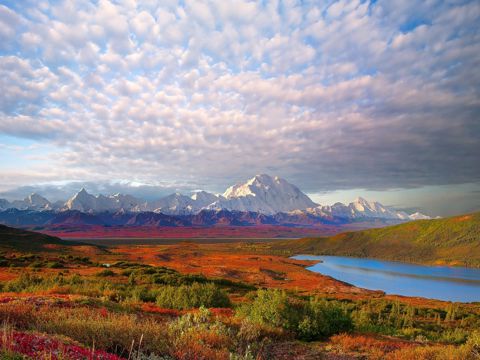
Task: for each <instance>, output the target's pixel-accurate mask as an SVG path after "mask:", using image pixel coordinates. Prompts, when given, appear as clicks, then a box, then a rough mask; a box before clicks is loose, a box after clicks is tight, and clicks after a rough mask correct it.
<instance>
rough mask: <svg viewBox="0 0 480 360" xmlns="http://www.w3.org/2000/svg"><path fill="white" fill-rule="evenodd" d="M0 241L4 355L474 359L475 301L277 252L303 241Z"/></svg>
mask: <svg viewBox="0 0 480 360" xmlns="http://www.w3.org/2000/svg"><path fill="white" fill-rule="evenodd" d="M0 235H1V236H0V240H1V246H0V249H2V251H3V253H2V258H1V261H0V279H1V280H2V282H1V287H0V291H1V292H0V320H2V321H4V325H3V331H4V333H6V334H8V335H7V338H9V337H11V338H12V339H17V340H11V341H12V342H11V343H12V344H13V343H14V344H18V345H15V346H13V347H7V348H5V345H3V349H4V350H3V351H4V354H5V356H7V355H8V354H10V355H8V356H14V354H17V355H20V354H24V355H28V354H32V353H35V351H37V352H36V354H44V355H42V356H52V355H51V354H53V353H58V354H60V353H62V354H64V355H61V356H66V357H68V358H69V359H70V358H71V359H77V358H78V359H81V358H82V357H81V356H82V355H81V354H84V353H87V352H89V351H90V352H91V353H92V354H95V355H94V358H95V359H109V360H110V359H113V360H119V359H128V358H130V359H132V358H133V359H143V358H147V359H150V358H152V359H153V358H154V357H153V354H156V356H159V355H160V356H163V357H164V358H167V359H170V358H171V359H185V360H187V359H192V356H193V358H195V359H225V360H226V359H231V358H232V356H238V359H249V357H248V356H250V357H253V358H255V357H260V358H266V359H269V358H280V359H281V358H285V359H316V358H324V359H332V360H335V359H339V358H340V359H345V360H354V359H358V357H359V356H367V357H368V358H377V357H376V356H380V358H386V359H411V358H412V356H422V355H421V354H423V353H425V352H427V353H429V354H437V355H438V356H440V354H444V353H445V352H447V353H448V354H450V355H449V356H452V358H458V359H474V357H472V356H474V355H473V354H474V352H475V351H476V350H475V349H476V346H478V345H477V344H478V338H477V337H476V336H478V335H477V334H478V333H477V332H475V329H478V328H479V327H480V305H479V303H470V304H467V303H451V302H444V301H439V300H433V299H426V298H419V297H404V296H397V295H385V294H384V293H383V292H381V291H372V290H366V289H362V288H359V287H355V286H352V285H350V284H347V283H344V282H342V281H338V280H336V279H334V278H332V277H329V276H325V275H322V274H318V273H315V272H312V271H309V270H308V269H307V268H308V267H309V266H312V265H314V264H315V263H316V262H315V261H305V260H296V259H291V258H288V257H286V256H285V255H286V252H285V253H283V254H280V253H279V249H284V250H285V247H284V246H286V245H285V244H289V243H295V242H299V243H302V242H303V241H304V240H290V241H287V242H282V241H280V242H279V240H275V239H270V240H268V241H267V240H266V239H263V240H261V241H260V239H254V240H252V241H248V242H245V240H241V241H240V240H238V239H237V240H235V239H231V240H232V241H229V242H225V241H222V239H220V241H215V239H211V240H212V241H211V242H210V243H209V242H208V239H205V240H207V241H205V242H202V241H201V239H199V240H198V242H193V241H181V240H179V239H171V240H172V241H170V242H169V243H167V244H156V243H148V240H149V239H144V241H142V239H137V241H138V242H137V243H135V242H133V240H135V239H130V241H131V242H129V243H122V241H121V239H118V240H115V239H103V240H101V241H102V243H101V246H99V244H95V240H92V243H90V244H87V243H83V242H82V240H80V239H79V240H75V241H72V240H61V239H59V238H55V237H50V236H48V235H43V234H38V233H35V232H25V231H24V230H16V229H12V228H8V227H1V228H0ZM127 240H128V239H127ZM97 241H98V240H97ZM257 241H258V242H257ZM276 245H278V246H279V247H278V248H277V247H275V246H276ZM284 250H283V251H284ZM307 314H308V315H307ZM139 319H141V321H139ZM302 319H304V320H302ZM305 319H308V321H310V322H311V323H310V324H309V325H308V327H305V325H304V323H303V322H302V321H307V320H305ZM120 329H121V330H120ZM180 329H181V330H180ZM179 331H182V334H183V335H181V336H180V337H179V335H178V334H179ZM24 338H25V339H27V338H28V339H29V340H28V341H27V342H25V343H22V341H24V340H21V339H24ZM4 341H5V340H4ZM9 341H10V340H9ZM32 342H33V343H35V344H37V343H38V344H39V345H38V346H37V345H35V346H37V347H36V348H32V345H31V344H32ZM132 343H133V344H137V345H136V346H135V347H134V348H133V349H132ZM20 344H22V345H21V346H20ZM46 344H50V345H48V346H47V345H46ZM353 344H356V345H355V346H354V345H353ZM286 349H288V351H287V350H286ZM32 351H33V352H32ZM38 351H40V352H38ZM286 351H287V352H286ZM67 352H68V354H67ZM49 354H50V355H49ZM248 354H249V355H248ZM247 355H248V356H247ZM75 356H77V357H75ZM149 356H150V357H149ZM282 356H283V357H282ZM435 356H436V355H435ZM54 358H55V357H54Z"/></svg>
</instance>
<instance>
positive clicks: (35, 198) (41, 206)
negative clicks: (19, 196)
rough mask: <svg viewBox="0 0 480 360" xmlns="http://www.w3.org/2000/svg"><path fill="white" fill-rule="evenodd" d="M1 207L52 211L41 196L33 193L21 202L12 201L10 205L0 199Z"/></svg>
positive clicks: (47, 202) (50, 206) (48, 202)
mask: <svg viewBox="0 0 480 360" xmlns="http://www.w3.org/2000/svg"><path fill="white" fill-rule="evenodd" d="M2 200H3V201H2V204H0V206H2V207H5V206H6V207H9V208H16V209H20V210H52V209H53V206H52V204H51V203H50V201H48V200H47V199H45V198H44V197H43V196H40V195H38V194H37V193H33V194H30V195H28V196H27V197H26V198H25V199H23V200H14V201H12V202H11V203H8V201H6V200H5V199H2Z"/></svg>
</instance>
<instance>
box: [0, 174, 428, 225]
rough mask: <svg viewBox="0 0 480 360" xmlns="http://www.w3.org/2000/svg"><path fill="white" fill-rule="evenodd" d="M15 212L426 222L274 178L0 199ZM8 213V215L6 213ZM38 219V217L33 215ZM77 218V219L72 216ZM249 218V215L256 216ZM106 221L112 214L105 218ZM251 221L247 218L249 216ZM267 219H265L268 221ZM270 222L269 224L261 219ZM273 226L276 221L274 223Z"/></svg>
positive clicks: (420, 216) (1, 208)
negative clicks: (318, 199) (149, 195)
mask: <svg viewBox="0 0 480 360" xmlns="http://www.w3.org/2000/svg"><path fill="white" fill-rule="evenodd" d="M8 209H16V210H22V211H26V212H24V213H23V214H24V215H25V214H31V212H42V211H43V212H45V211H48V212H51V213H52V214H55V216H56V217H58V216H61V214H62V213H64V215H65V214H67V213H68V214H72V213H74V214H77V213H82V214H100V213H111V214H116V215H115V216H117V217H121V215H122V214H141V213H155V214H161V215H167V216H194V215H199V214H202V213H203V214H214V213H218V212H222V211H223V214H225V213H227V212H228V213H231V214H237V215H238V214H244V215H242V216H244V217H245V214H257V215H255V216H256V217H261V216H264V217H265V216H266V217H267V218H275V217H277V218H278V217H279V216H278V214H284V215H283V216H284V217H285V216H287V217H290V218H295V217H296V218H298V217H300V218H304V219H305V218H308V219H321V220H322V221H323V222H336V221H340V220H341V221H344V222H348V221H358V220H365V219H382V220H393V221H399V222H403V221H409V220H418V219H428V218H429V217H428V216H426V215H423V214H421V213H414V214H407V213H406V212H403V211H397V210H395V209H393V208H391V207H387V206H384V205H382V204H380V203H378V202H372V201H367V200H365V199H363V198H361V197H359V198H357V199H356V200H355V201H353V202H351V203H349V204H348V205H345V204H342V203H336V204H333V205H320V204H317V203H315V202H314V201H312V200H311V199H310V198H309V197H308V196H307V195H306V194H304V193H303V192H302V191H301V190H300V189H299V188H298V187H296V186H295V185H292V184H290V183H289V182H287V181H286V180H284V179H281V178H279V177H272V176H269V175H265V174H262V175H256V176H254V177H253V178H251V179H249V180H248V181H246V182H244V183H240V184H236V185H233V186H231V187H229V188H228V189H227V190H226V191H225V192H224V193H223V194H213V193H209V192H206V191H199V192H195V193H194V194H193V195H191V196H186V195H182V194H180V193H175V194H171V195H168V196H166V197H162V198H160V199H158V200H154V201H145V200H141V199H137V198H135V197H133V196H131V195H126V194H115V195H108V196H105V195H101V194H100V195H97V196H95V195H92V194H89V193H88V192H87V191H86V190H85V189H84V188H82V189H81V190H80V191H79V192H78V193H76V194H75V195H73V196H72V197H71V198H70V199H68V200H67V201H66V202H61V201H58V202H55V203H52V202H50V201H49V200H48V199H46V198H44V197H42V196H40V195H39V194H36V193H34V194H31V195H30V196H28V197H26V198H25V199H24V200H15V201H12V202H9V201H7V200H6V199H0V211H6V210H8ZM10 213H12V212H11V211H10ZM36 216H37V217H38V214H37V215H36ZM76 216H78V215H76ZM255 216H254V217H255ZM110 217H111V216H110ZM249 218H252V215H249ZM267 218H266V219H267ZM265 221H267V222H268V223H271V222H272V221H270V220H265ZM273 222H276V221H273Z"/></svg>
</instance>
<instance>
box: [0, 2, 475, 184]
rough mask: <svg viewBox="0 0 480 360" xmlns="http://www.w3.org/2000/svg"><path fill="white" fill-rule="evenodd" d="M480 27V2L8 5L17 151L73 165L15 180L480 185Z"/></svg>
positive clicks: (5, 55)
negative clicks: (34, 147)
mask: <svg viewBox="0 0 480 360" xmlns="http://www.w3.org/2000/svg"><path fill="white" fill-rule="evenodd" d="M479 20H480V4H478V2H475V1H467V2H462V3H458V4H457V3H451V4H450V3H442V2H405V1H376V2H360V1H337V2H333V3H332V2H325V3H318V2H308V1H307V2H296V1H287V2H283V3H281V4H280V3H278V2H275V1H271V2H266V3H264V4H260V3H256V2H251V1H242V0H236V1H235V4H230V3H228V4H227V3H226V2H223V1H192V2H189V1H187V2H177V1H169V2H164V1H161V2H158V3H156V2H154V1H153V2H146V3H143V2H138V3H130V2H121V3H114V2H110V1H107V0H103V1H99V2H82V3H75V2H73V3H72V2H63V1H59V2H52V3H45V5H44V6H43V5H37V4H35V3H32V4H30V5H29V6H20V5H15V4H12V5H9V6H8V7H7V6H4V5H2V6H0V34H1V36H2V39H5V42H3V44H4V46H3V47H2V49H1V52H0V79H1V80H0V91H1V92H2V96H1V97H0V134H3V135H8V136H15V137H17V138H19V139H25V138H28V139H33V141H36V142H38V143H46V144H48V145H49V146H50V147H54V148H56V149H57V150H58V151H57V153H55V154H54V155H52V157H51V160H50V162H49V165H48V166H47V167H45V162H42V163H39V164H38V166H39V167H40V169H36V170H35V172H32V171H27V170H26V169H21V168H20V167H19V168H18V169H15V171H13V172H12V171H11V169H9V171H8V172H7V171H6V170H5V171H3V177H4V180H5V181H6V182H8V183H14V182H15V179H21V181H22V183H23V184H28V183H29V182H35V181H36V182H39V181H51V179H57V180H59V181H60V180H61V181H67V180H68V181H70V180H84V179H90V180H92V181H93V180H95V181H99V182H108V181H110V180H111V179H125V180H129V181H134V180H135V181H140V182H142V183H150V184H156V183H157V182H158V181H166V182H172V183H174V182H175V181H176V180H178V179H182V180H185V181H186V182H188V183H189V184H191V186H192V187H205V186H201V185H202V184H209V186H206V188H209V189H213V190H222V189H223V187H224V186H226V185H229V184H230V183H231V182H233V181H238V180H239V179H244V178H247V177H248V176H250V175H252V174H253V173H257V172H271V173H274V174H279V175H281V176H284V177H286V178H287V179H289V180H291V181H292V182H294V183H296V184H298V185H299V186H300V187H301V188H303V189H304V190H306V191H310V192H317V191H324V190H335V189H349V188H367V189H389V188H412V187H421V186H426V185H441V184H458V183H466V182H478V181H480V166H479V165H478V155H479V154H480V142H479V141H478V138H479V135H480V122H479V121H478V119H479V115H480V100H479V99H480V96H479V95H480V94H479V92H480V91H479V90H480V73H479V72H476V71H474V69H476V68H477V67H478V63H479V61H480V41H479V35H478V31H476V29H477V28H478V25H477V24H478V22H479ZM42 166H43V167H44V168H41V167H42ZM42 169H43V170H42ZM42 171H43V173H47V174H48V176H47V178H48V180H46V179H45V177H42V176H38V174H39V173H40V172H42ZM42 179H43V180H42Z"/></svg>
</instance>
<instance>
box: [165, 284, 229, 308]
mask: <svg viewBox="0 0 480 360" xmlns="http://www.w3.org/2000/svg"><path fill="white" fill-rule="evenodd" d="M156 292H157V296H156V303H157V305H158V306H161V307H164V308H168V309H180V310H182V309H191V308H197V307H200V306H205V307H230V306H231V302H230V299H229V298H228V296H227V294H226V293H225V292H224V291H223V290H222V289H220V288H219V287H217V286H216V285H214V284H209V283H207V284H199V283H193V284H191V285H181V286H178V287H175V286H169V285H166V286H162V287H160V288H158V289H157V290H156Z"/></svg>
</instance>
